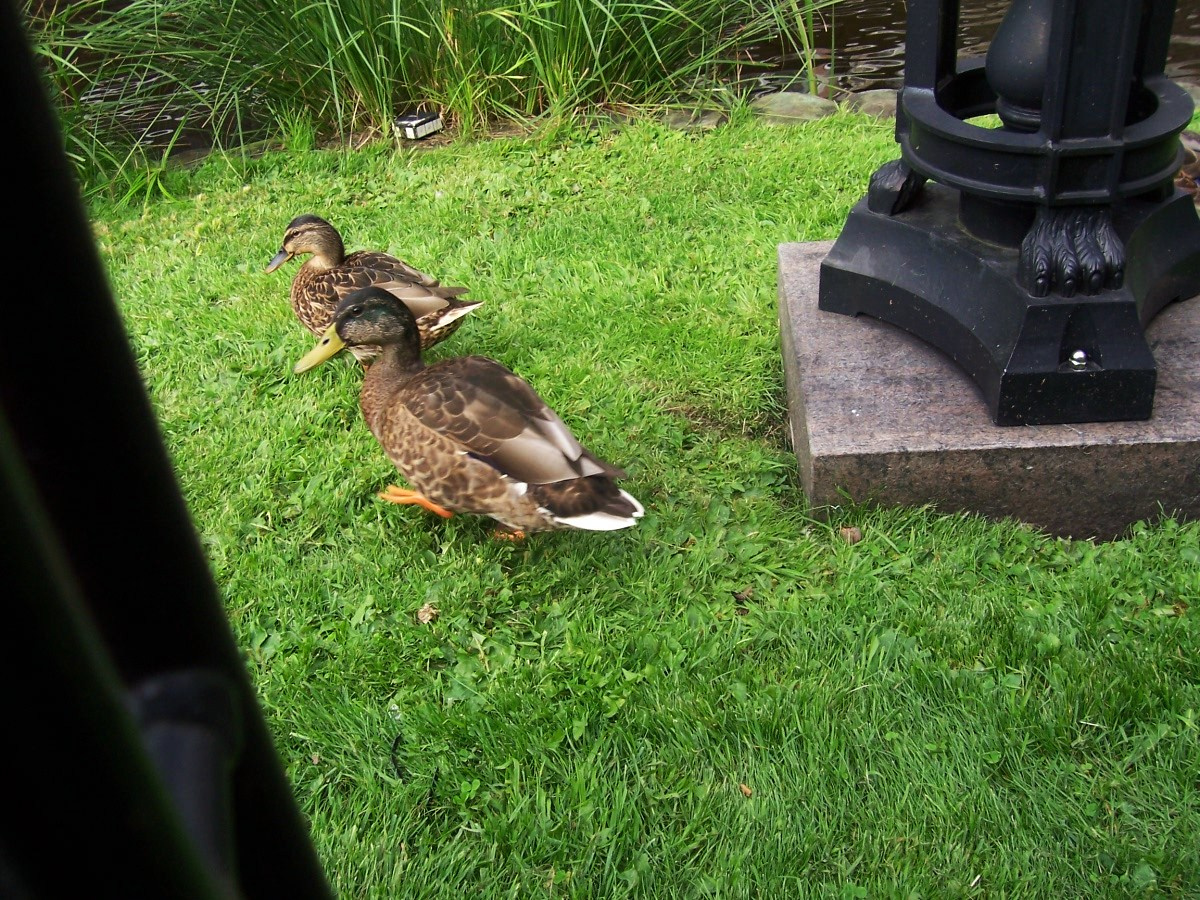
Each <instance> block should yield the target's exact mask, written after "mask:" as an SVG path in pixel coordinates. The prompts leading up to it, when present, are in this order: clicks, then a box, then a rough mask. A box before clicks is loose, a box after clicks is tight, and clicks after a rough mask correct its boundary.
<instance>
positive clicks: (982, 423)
mask: <svg viewBox="0 0 1200 900" xmlns="http://www.w3.org/2000/svg"><path fill="white" fill-rule="evenodd" d="M832 246H833V244H832V242H828V241H824V242H816V243H804V244H800V243H797V244H781V245H780V247H779V324H780V338H781V345H782V352H783V364H784V370H785V372H786V375H787V392H788V404H789V409H790V419H791V433H792V445H793V447H794V448H795V450H796V457H797V459H798V461H799V464H800V477H801V481H802V483H803V485H804V491H805V493H806V494H807V495H808V498H809V501H810V502H811V503H812V504H813V506H814V507H817V508H824V507H829V506H835V505H838V504H840V503H843V502H844V499H845V495H849V496H850V497H851V498H852V499H853V500H854V501H856V502H875V503H879V504H882V505H908V506H920V505H925V504H932V505H934V506H936V507H937V508H938V509H941V510H943V511H945V512H951V511H966V512H974V513H979V514H981V515H984V516H988V517H991V518H1013V519H1018V520H1020V521H1023V522H1026V523H1028V524H1030V525H1033V526H1035V527H1037V528H1040V529H1042V530H1044V531H1047V532H1049V533H1051V534H1055V535H1061V536H1068V537H1076V538H1099V539H1102V540H1108V539H1112V538H1117V537H1120V536H1121V535H1122V534H1123V533H1124V532H1125V530H1126V529H1127V528H1128V527H1129V525H1131V524H1132V523H1134V522H1137V521H1139V520H1144V519H1145V520H1153V519H1155V518H1158V517H1159V516H1160V515H1161V514H1162V512H1163V511H1166V512H1167V513H1169V514H1172V515H1174V516H1177V517H1179V518H1182V519H1189V518H1197V517H1200V299H1197V298H1193V299H1191V300H1187V301H1184V302H1182V303H1175V304H1172V305H1171V306H1169V307H1167V308H1166V309H1165V310H1163V311H1162V312H1161V313H1159V315H1158V316H1157V317H1155V319H1154V320H1153V321H1152V322H1151V323H1150V326H1149V328H1148V329H1147V337H1148V339H1149V341H1150V346H1151V350H1152V351H1153V353H1154V358H1155V360H1156V362H1157V364H1158V387H1157V390H1156V393H1155V400H1154V414H1153V416H1152V417H1151V418H1150V419H1149V420H1148V421H1142V422H1108V423H1096V424H1083V425H1036V426H1035V425H1030V426H1010V427H1000V426H997V425H993V424H992V421H991V418H990V417H989V416H988V413H987V409H986V408H985V406H984V401H983V398H982V395H981V394H980V393H979V390H978V388H976V386H975V383H974V382H973V381H971V379H970V378H968V377H967V375H966V374H965V373H964V372H963V371H962V370H961V369H959V368H958V366H956V365H955V364H954V363H953V362H952V361H951V360H950V359H949V358H948V357H946V356H944V355H943V354H942V353H940V352H939V351H938V350H936V349H934V348H933V347H930V346H929V345H927V344H925V343H924V342H923V341H921V340H919V339H917V338H914V337H912V336H911V335H909V334H907V333H905V332H903V331H901V330H900V329H898V328H895V327H893V326H891V325H887V324H885V323H882V322H878V321H875V320H873V319H869V318H867V317H866V316H859V317H857V318H851V317H849V316H844V315H840V314H838V313H831V312H824V311H822V310H819V309H817V287H818V283H819V273H820V263H821V260H822V259H824V258H825V255H826V254H827V253H828V252H829V249H830V248H831V247H832Z"/></svg>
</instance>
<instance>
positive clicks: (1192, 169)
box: [1175, 131, 1200, 206]
mask: <svg viewBox="0 0 1200 900" xmlns="http://www.w3.org/2000/svg"><path fill="white" fill-rule="evenodd" d="M1179 143H1180V146H1182V147H1183V164H1182V165H1181V166H1180V167H1179V171H1178V172H1176V173H1175V186H1176V187H1179V188H1182V189H1183V190H1185V191H1187V192H1188V193H1189V194H1191V195H1192V200H1193V201H1195V203H1196V205H1197V206H1200V133H1197V132H1195V131H1184V132H1183V133H1181V134H1180V135H1179Z"/></svg>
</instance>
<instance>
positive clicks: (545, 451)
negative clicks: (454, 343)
mask: <svg viewBox="0 0 1200 900" xmlns="http://www.w3.org/2000/svg"><path fill="white" fill-rule="evenodd" d="M363 344H375V345H377V346H379V347H380V348H381V349H380V353H379V356H378V357H377V358H376V359H375V361H374V362H373V363H372V364H371V366H370V368H368V369H367V374H366V377H365V379H364V380H363V386H362V393H361V395H360V398H359V401H360V404H361V406H362V412H363V417H364V418H365V419H366V421H367V425H368V427H369V428H370V429H371V433H372V434H373V435H375V438H376V440H378V441H379V443H380V444H381V445H382V446H383V449H384V450H385V451H386V452H387V455H388V457H389V458H390V459H391V461H392V462H393V463H394V464H395V466H396V468H397V469H399V470H400V473H401V474H402V475H403V476H404V477H405V478H406V479H407V480H408V482H409V484H411V485H412V486H413V487H414V488H415V489H416V490H415V491H412V490H404V489H402V488H399V487H396V486H395V485H393V486H391V487H389V488H388V489H387V490H386V491H385V492H383V493H381V494H380V495H379V496H380V497H381V498H383V499H384V500H389V501H391V502H392V503H415V504H417V505H419V506H423V507H425V508H426V509H428V510H429V511H430V512H434V513H437V514H438V515H440V516H445V517H447V518H449V517H450V516H451V515H452V514H453V513H456V512H458V513H472V514H475V515H483V516H491V517H492V518H493V519H495V520H496V521H498V522H500V523H501V525H503V526H504V528H505V529H507V532H505V531H497V535H501V536H514V535H515V536H520V535H521V534H522V533H524V532H533V531H553V530H558V529H566V528H582V529H587V530H592V531H611V530H614V529H617V528H628V527H629V526H631V525H633V524H634V523H635V521H636V520H637V519H638V518H640V517H641V515H642V513H643V509H642V505H641V504H640V503H638V502H637V500H635V499H634V498H633V497H631V496H630V495H629V494H627V493H626V492H625V491H623V490H621V489H620V488H619V487H617V484H616V479H619V478H624V477H625V473H624V472H622V471H621V470H620V469H618V468H617V467H616V466H612V465H609V464H608V463H606V462H604V461H602V460H600V459H597V458H596V457H595V456H593V455H592V454H591V453H589V452H588V451H587V450H585V449H584V448H583V447H582V446H581V445H580V443H579V441H578V440H576V439H575V437H574V435H572V434H571V432H570V430H569V429H568V428H567V426H566V425H565V424H564V423H563V421H562V419H560V418H559V417H558V415H556V414H555V412H554V411H553V410H552V409H550V407H549V406H547V405H546V404H545V402H544V401H543V400H542V398H541V397H539V396H538V395H537V394H536V393H535V392H534V390H533V388H531V387H530V386H529V384H528V383H526V382H525V381H524V380H522V379H521V378H519V377H518V376H516V375H515V374H513V373H512V372H510V371H509V370H508V369H506V368H505V367H504V366H502V365H501V364H500V363H498V362H496V361H495V360H492V359H488V358H486V357H483V356H461V357H456V358H452V359H443V360H440V361H439V362H435V363H433V364H432V365H429V366H427V365H425V363H424V362H423V361H422V359H421V345H420V340H419V335H418V322H417V320H416V319H415V318H414V317H413V314H412V312H411V310H409V309H408V308H407V307H406V306H405V304H403V303H400V302H398V301H397V300H396V298H395V297H393V296H392V295H391V294H390V293H388V292H387V291H385V290H381V289H380V288H378V287H369V288H364V289H363V290H359V291H355V292H354V293H353V294H351V295H349V296H348V297H346V299H344V300H343V301H342V302H341V304H340V305H339V306H338V308H337V312H336V313H335V314H334V317H333V322H332V323H331V324H330V325H329V327H328V328H327V329H326V331H325V336H324V337H323V338H322V339H321V342H320V343H319V344H317V346H316V347H314V348H313V349H312V350H311V351H310V352H309V353H308V354H307V355H306V356H305V357H304V358H303V359H301V360H300V361H299V362H298V363H296V366H295V371H296V372H305V371H307V370H309V369H311V368H313V367H314V366H317V365H319V364H320V363H322V362H324V361H325V360H327V359H329V358H330V357H331V356H333V355H334V354H336V353H337V352H338V351H339V350H341V349H342V348H343V347H347V346H348V347H355V346H361V345H363Z"/></svg>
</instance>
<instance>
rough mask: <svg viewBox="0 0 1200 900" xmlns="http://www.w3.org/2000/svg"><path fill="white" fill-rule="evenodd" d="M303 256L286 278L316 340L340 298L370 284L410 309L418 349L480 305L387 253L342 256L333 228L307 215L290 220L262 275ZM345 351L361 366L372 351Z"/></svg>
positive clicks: (447, 332) (296, 308)
mask: <svg viewBox="0 0 1200 900" xmlns="http://www.w3.org/2000/svg"><path fill="white" fill-rule="evenodd" d="M304 254H312V255H311V256H310V257H309V258H308V259H307V260H305V261H304V263H303V264H302V265H301V266H300V269H299V271H297V272H296V275H295V277H294V278H293V279H292V288H291V303H292V310H293V311H294V312H295V313H296V318H298V319H299V320H300V322H301V324H302V325H304V327H305V328H307V329H308V330H309V331H310V332H312V333H313V334H315V335H317V336H320V335H322V334H324V333H325V329H326V328H328V327H329V323H330V322H331V321H332V320H333V312H334V310H335V309H337V305H338V303H340V302H341V301H342V299H343V298H344V297H346V296H347V295H349V294H351V293H353V292H354V291H356V290H359V289H360V288H364V287H368V286H370V285H375V286H377V287H380V288H382V289H384V290H386V291H387V292H388V293H390V294H392V295H393V296H394V297H396V298H398V299H399V300H401V301H402V302H403V303H404V305H405V306H407V307H408V308H409V309H410V310H412V312H413V315H414V316H416V318H417V329H418V331H419V333H420V335H421V346H422V347H423V348H428V347H432V346H433V345H434V344H436V343H438V342H439V341H443V340H445V339H446V338H448V337H449V336H450V335H451V334H453V333H454V332H455V330H457V328H458V326H459V325H461V324H462V321H463V317H464V316H465V315H466V314H467V313H469V312H470V311H471V310H473V309H475V308H476V307H477V306H481V305H482V303H483V301H482V300H478V301H474V302H471V301H465V300H459V299H457V298H458V297H459V295H461V294H465V293H466V292H467V288H462V287H443V286H442V285H441V284H440V283H439V282H438V280H437V279H436V278H434V277H432V276H430V275H426V274H425V273H424V272H422V271H420V270H419V269H415V268H413V267H412V266H410V265H409V264H408V263H406V262H404V260H402V259H397V258H396V257H394V256H391V255H390V254H387V253H381V252H379V251H376V250H357V251H355V252H354V253H350V254H347V253H346V248H345V245H344V244H343V242H342V236H341V235H340V234H339V233H338V231H337V229H336V228H334V227H333V226H332V225H330V224H329V223H328V222H327V221H325V220H324V219H322V218H320V217H319V216H313V215H304V216H297V217H296V218H294V219H292V221H291V223H290V224H289V225H288V227H287V231H286V232H285V233H284V236H283V245H282V247H281V248H280V250H279V252H278V253H276V254H275V256H274V257H273V258H272V259H271V261H270V262H269V263H267V267H266V271H267V272H274V271H275V270H276V269H278V268H279V267H280V266H282V265H283V264H284V263H286V262H287V261H289V260H290V259H292V258H294V257H296V256H301V255H304ZM351 352H352V353H354V355H355V356H356V357H357V358H358V360H359V362H361V363H362V364H363V365H367V364H368V363H369V362H370V361H371V360H372V359H373V358H374V356H375V354H376V353H377V352H378V348H376V347H367V346H359V347H354V348H352V350H351Z"/></svg>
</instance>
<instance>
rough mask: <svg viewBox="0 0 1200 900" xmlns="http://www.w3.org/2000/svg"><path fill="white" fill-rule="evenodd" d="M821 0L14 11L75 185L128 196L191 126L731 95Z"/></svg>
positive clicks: (472, 123)
mask: <svg viewBox="0 0 1200 900" xmlns="http://www.w3.org/2000/svg"><path fill="white" fill-rule="evenodd" d="M835 2H836V0H732V2H731V0H339V2H326V3H312V2H309V0H283V2H280V0H234V2H232V3H218V2H216V0H172V2H169V3H168V2H165V0H131V2H129V3H127V4H125V5H118V4H114V3H112V2H111V0H82V2H79V3H69V4H67V3H45V2H27V4H26V17H27V21H28V22H29V25H30V36H31V40H32V43H33V45H34V47H35V50H36V51H37V52H38V54H39V56H40V58H41V59H42V60H43V61H44V63H45V71H46V73H47V81H48V86H49V90H50V92H51V94H52V97H53V99H54V101H55V102H56V104H57V106H58V108H59V109H60V111H61V114H62V119H63V123H64V131H65V134H66V140H67V143H68V152H69V153H70V155H71V156H72V159H73V160H74V161H75V162H76V164H77V168H78V170H79V172H80V174H81V178H82V180H83V182H84V184H85V188H87V189H89V190H95V189H103V188H105V187H108V188H111V187H112V184H113V182H114V180H115V181H118V182H120V183H122V184H123V185H124V189H125V190H126V192H127V193H130V194H131V195H132V194H136V193H137V192H138V191H139V190H140V191H144V192H152V191H153V190H155V189H156V187H155V186H156V185H159V184H161V180H160V179H157V178H155V177H154V173H155V171H156V170H157V168H158V167H160V166H161V165H162V164H163V161H164V160H165V158H166V156H167V155H168V154H169V152H170V151H171V149H172V148H175V147H177V146H179V145H180V144H181V143H183V144H187V143H190V142H192V141H193V140H195V139H196V138H195V136H196V135H204V136H205V139H206V140H207V141H208V142H210V143H216V144H218V145H219V144H227V145H231V146H242V145H244V144H245V143H246V142H247V141H248V140H253V139H257V138H262V137H267V136H279V135H280V134H283V133H286V132H287V131H288V130H289V129H290V128H296V127H299V128H300V129H301V130H306V129H311V130H314V131H315V132H317V133H319V134H321V135H323V136H324V137H326V138H329V137H334V136H345V135H348V134H353V133H361V132H363V131H366V132H370V133H375V134H383V133H386V132H387V130H388V128H389V125H390V122H391V120H392V118H393V117H394V116H395V115H396V114H397V113H399V112H403V111H410V110H432V111H437V112H439V113H440V114H441V115H442V117H443V119H444V120H445V121H446V124H447V126H448V127H450V128H451V129H454V130H455V131H457V132H458V133H460V134H463V135H468V136H469V135H472V134H477V133H480V132H482V131H485V130H486V129H488V128H489V127H490V126H491V125H493V124H495V123H497V122H498V121H509V122H511V121H513V120H522V121H529V120H532V119H542V120H557V121H563V120H571V119H572V118H573V117H574V116H576V115H577V114H579V113H580V112H581V111H584V110H589V109H595V108H598V107H643V108H644V107H647V106H653V105H656V104H665V103H668V102H671V101H673V100H680V99H691V100H694V99H695V95H696V93H697V92H698V91H700V92H706V93H708V94H709V96H710V97H712V96H716V95H717V94H719V95H720V96H721V97H723V98H725V100H724V102H729V98H730V97H732V98H734V100H736V99H737V97H738V93H739V87H738V85H739V84H741V83H742V82H741V79H742V78H743V77H744V76H745V75H746V74H747V72H748V71H749V70H752V69H753V67H754V65H755V63H754V62H753V59H752V53H751V52H750V51H751V48H759V49H761V48H762V47H763V46H771V45H772V44H774V45H775V46H778V47H780V49H781V51H783V50H787V51H789V52H790V53H791V55H792V57H793V58H800V59H802V60H807V61H809V63H810V64H811V61H812V58H813V47H812V34H813V27H814V19H813V17H814V14H817V13H819V11H820V10H821V9H824V8H826V7H829V6H832V5H833V4H834V3H835ZM810 68H811V66H810Z"/></svg>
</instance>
